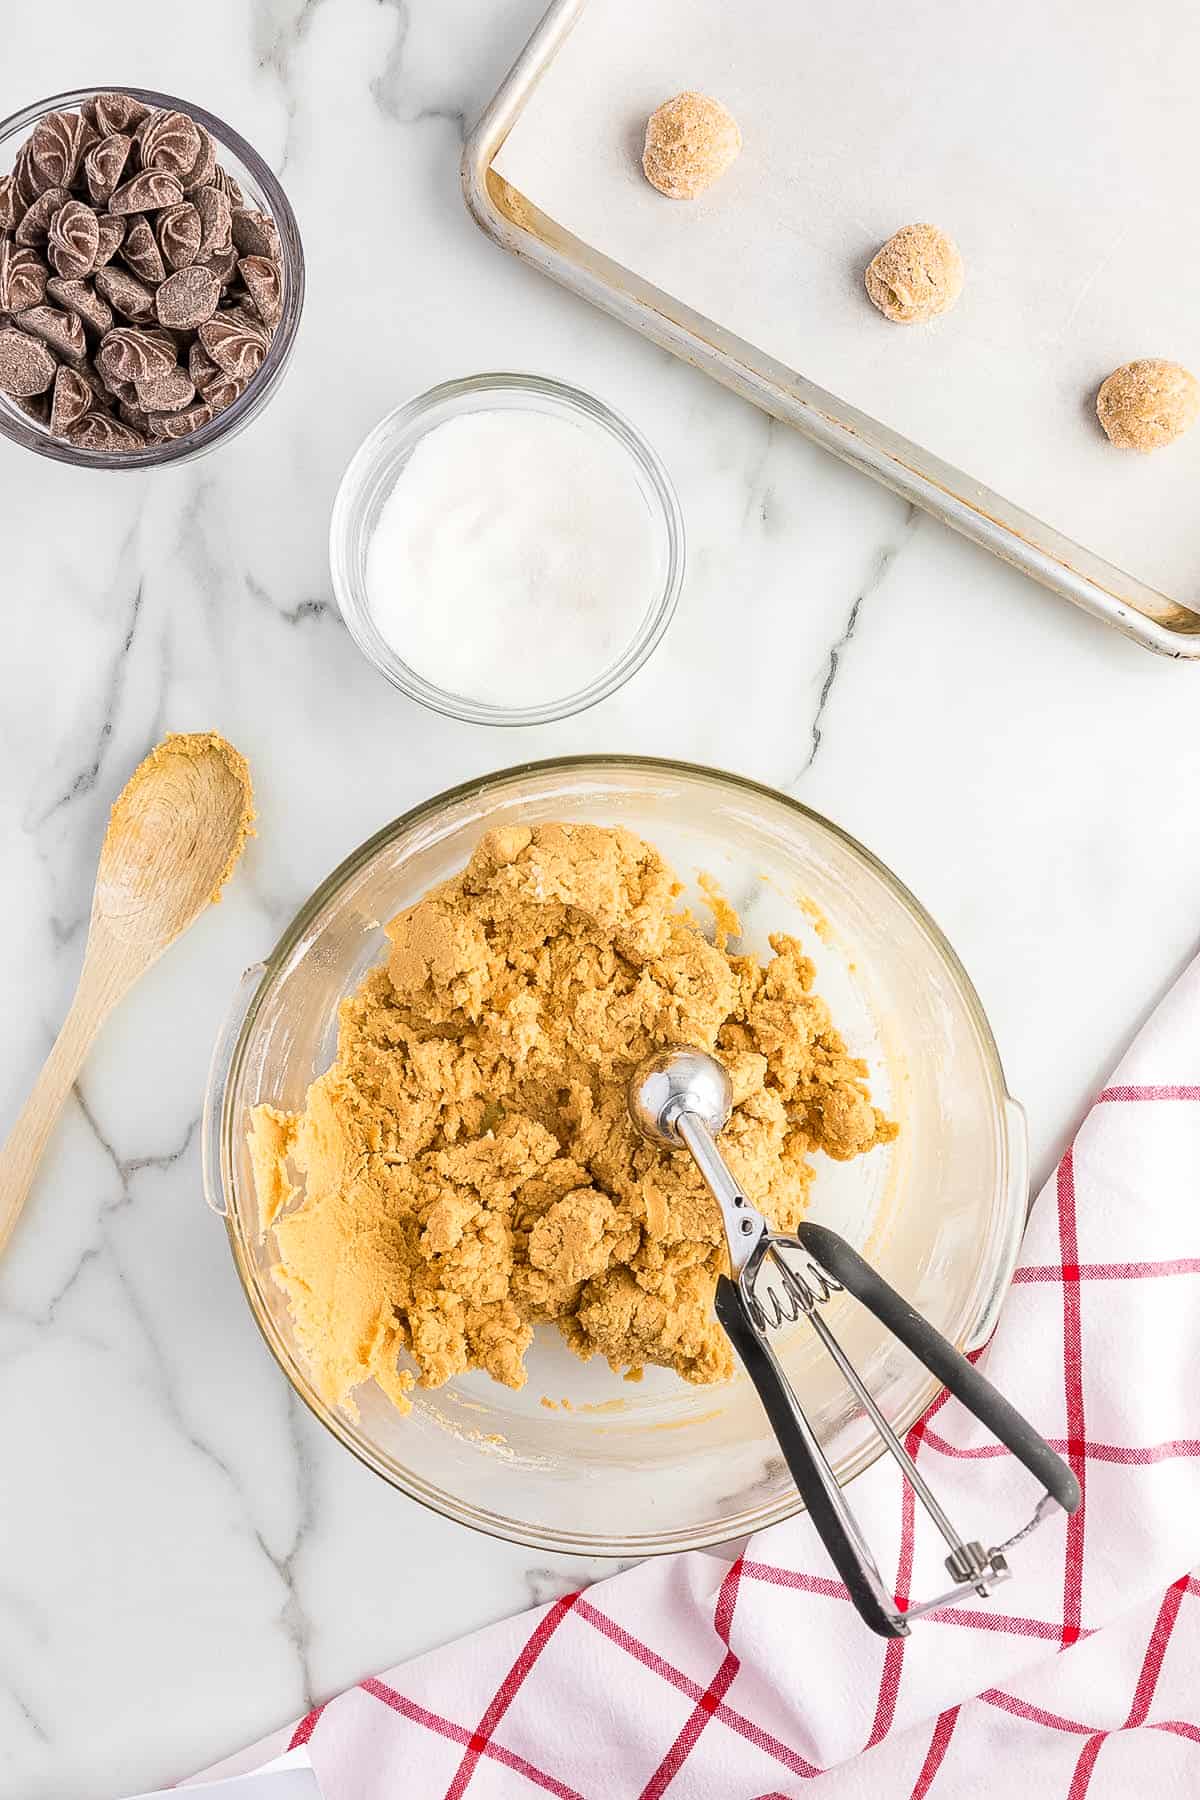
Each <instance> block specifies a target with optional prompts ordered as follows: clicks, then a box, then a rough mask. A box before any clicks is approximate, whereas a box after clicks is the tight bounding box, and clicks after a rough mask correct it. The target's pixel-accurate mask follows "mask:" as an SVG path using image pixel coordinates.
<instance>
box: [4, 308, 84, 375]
mask: <svg viewBox="0 0 1200 1800" xmlns="http://www.w3.org/2000/svg"><path fill="white" fill-rule="evenodd" d="M14 323H15V324H17V325H19V326H20V328H21V330H22V331H28V332H29V333H31V335H32V336H33V337H36V338H41V340H42V342H43V343H45V344H49V346H50V348H51V350H53V351H54V353H55V354H56V355H57V356H61V357H62V359H63V361H64V362H70V363H78V362H82V361H83V359H84V357H85V356H86V355H87V338H86V337H85V336H84V332H83V320H82V319H81V318H79V316H78V314H76V313H70V312H60V311H59V309H58V308H57V307H56V306H30V307H28V308H27V309H26V310H25V311H24V312H23V313H18V314H17V316H16V319H15V320H14Z"/></svg>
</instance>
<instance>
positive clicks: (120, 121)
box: [79, 94, 150, 137]
mask: <svg viewBox="0 0 1200 1800" xmlns="http://www.w3.org/2000/svg"><path fill="white" fill-rule="evenodd" d="M79 110H80V112H81V113H82V114H83V116H84V118H85V119H86V120H87V122H88V124H89V125H90V126H91V127H92V129H93V130H94V131H98V132H99V133H100V135H101V136H102V137H108V136H111V134H112V133H113V132H114V131H124V132H134V131H136V130H137V128H138V126H139V125H140V124H141V123H142V120H143V119H148V118H149V117H150V108H149V107H148V106H145V105H143V103H142V102H141V101H140V100H135V99H134V97H133V95H132V94H96V95H94V96H93V98H92V99H91V100H85V101H84V103H83V105H82V106H81V107H80V109H79Z"/></svg>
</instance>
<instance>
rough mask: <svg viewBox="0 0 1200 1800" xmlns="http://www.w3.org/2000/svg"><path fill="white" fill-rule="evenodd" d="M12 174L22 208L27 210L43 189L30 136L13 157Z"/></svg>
mask: <svg viewBox="0 0 1200 1800" xmlns="http://www.w3.org/2000/svg"><path fill="white" fill-rule="evenodd" d="M12 174H13V182H14V184H15V186H16V190H17V198H18V200H19V201H20V203H21V210H22V211H25V210H26V209H27V208H28V207H30V206H32V205H33V203H34V201H35V200H36V199H37V197H38V195H39V194H40V193H41V191H42V190H41V188H40V187H39V186H38V173H37V170H36V169H35V168H34V166H33V150H32V148H31V146H30V143H29V140H28V138H26V140H25V142H24V143H23V144H22V145H21V148H20V149H19V150H18V151H17V154H16V156H15V157H14V158H13V166H12Z"/></svg>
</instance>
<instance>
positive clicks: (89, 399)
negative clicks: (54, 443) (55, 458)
mask: <svg viewBox="0 0 1200 1800" xmlns="http://www.w3.org/2000/svg"><path fill="white" fill-rule="evenodd" d="M95 402H96V396H95V394H94V393H93V392H92V390H91V388H90V387H89V385H88V383H87V382H86V381H85V380H84V378H83V376H82V375H81V374H80V373H79V371H78V370H77V369H60V370H59V371H58V374H57V375H56V376H55V377H54V393H53V396H52V398H51V401H50V429H51V431H52V432H53V433H54V435H55V436H56V437H65V436H66V434H67V432H68V431H69V430H70V428H71V426H72V425H75V424H77V423H78V421H79V420H80V419H82V418H83V417H84V415H85V414H86V413H89V412H91V410H92V408H93V406H94V405H95Z"/></svg>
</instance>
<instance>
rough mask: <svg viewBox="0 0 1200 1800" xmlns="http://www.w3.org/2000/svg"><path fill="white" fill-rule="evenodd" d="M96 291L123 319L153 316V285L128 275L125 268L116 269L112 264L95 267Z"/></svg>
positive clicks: (150, 317)
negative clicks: (106, 266) (148, 285)
mask: <svg viewBox="0 0 1200 1800" xmlns="http://www.w3.org/2000/svg"><path fill="white" fill-rule="evenodd" d="M96 292H97V293H98V294H99V295H100V296H101V298H102V299H104V300H107V301H108V304H109V305H110V306H111V307H112V309H113V311H114V312H119V313H120V314H121V317H122V318H124V319H136V320H142V319H152V318H153V317H154V289H153V287H147V286H146V283H145V282H144V281H139V280H138V278H137V276H136V275H130V274H129V272H128V271H127V270H126V269H118V268H116V267H114V266H112V265H110V266H109V267H108V268H107V269H97V270H96Z"/></svg>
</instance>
